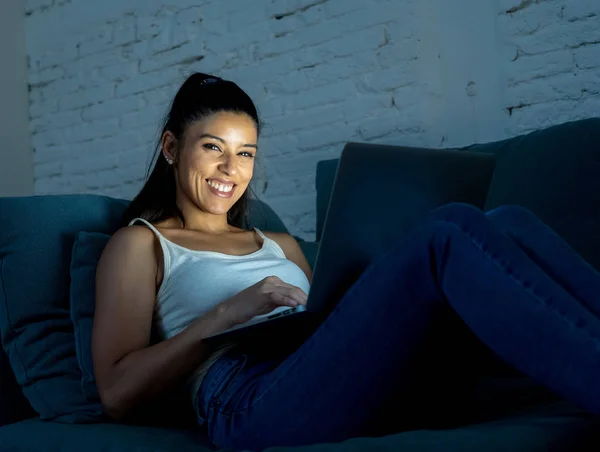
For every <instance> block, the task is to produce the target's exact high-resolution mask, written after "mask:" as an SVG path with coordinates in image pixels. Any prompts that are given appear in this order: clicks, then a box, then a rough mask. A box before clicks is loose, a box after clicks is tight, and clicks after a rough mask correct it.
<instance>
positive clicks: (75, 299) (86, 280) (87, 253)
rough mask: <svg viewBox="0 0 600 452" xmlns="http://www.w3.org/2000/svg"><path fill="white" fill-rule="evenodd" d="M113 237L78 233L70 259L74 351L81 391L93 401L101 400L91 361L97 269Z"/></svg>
mask: <svg viewBox="0 0 600 452" xmlns="http://www.w3.org/2000/svg"><path fill="white" fill-rule="evenodd" d="M109 238H110V235H108V234H102V233H100V232H85V231H82V232H79V233H77V236H76V237H75V243H74V244H73V253H72V257H71V270H70V271H71V295H70V305H71V320H72V322H73V326H74V333H75V351H76V353H77V362H78V363H79V368H80V369H81V391H82V392H83V395H84V397H85V398H86V399H87V400H90V401H96V402H97V401H98V400H99V395H98V388H97V387H96V379H95V377H94V364H93V362H92V353H91V350H92V324H93V321H94V307H95V304H96V303H95V292H96V284H95V282H96V266H97V264H98V260H99V259H100V256H101V255H102V251H103V250H104V247H105V246H106V244H107V243H108V239H109Z"/></svg>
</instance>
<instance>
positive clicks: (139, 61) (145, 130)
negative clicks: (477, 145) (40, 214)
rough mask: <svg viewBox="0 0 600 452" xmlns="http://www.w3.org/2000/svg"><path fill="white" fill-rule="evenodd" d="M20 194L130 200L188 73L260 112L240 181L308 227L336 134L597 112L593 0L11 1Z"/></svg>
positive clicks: (289, 220) (446, 131) (417, 131)
mask: <svg viewBox="0 0 600 452" xmlns="http://www.w3.org/2000/svg"><path fill="white" fill-rule="evenodd" d="M26 14H27V18H26V32H27V40H28V61H29V77H30V79H29V84H30V116H31V129H32V130H31V131H32V134H33V143H34V147H35V190H36V193H38V194H48V193H100V194H106V195H111V196H118V197H125V198H130V197H132V196H133V195H135V193H136V192H137V191H138V190H139V188H140V187H141V185H142V182H143V177H144V174H145V170H146V167H147V164H148V162H149V161H150V158H151V154H152V153H153V151H154V139H155V138H156V134H157V129H158V127H159V122H160V119H161V117H162V115H164V113H165V111H166V108H167V105H168V102H169V100H170V99H171V98H172V96H173V95H174V94H175V92H176V89H177V87H178V86H179V84H180V83H181V82H182V81H183V80H184V79H185V77H186V76H187V75H188V74H190V73H191V72H193V71H202V72H208V73H215V74H217V75H219V76H222V77H225V78H229V79H232V80H234V81H236V82H237V83H238V84H239V85H240V86H242V88H244V89H245V90H246V91H247V92H248V93H249V94H250V95H251V96H252V97H253V99H254V100H255V102H256V103H257V105H258V107H259V111H260V113H261V114H262V116H263V120H264V121H265V122H266V123H267V127H265V129H264V134H263V136H262V137H261V156H260V161H259V162H258V168H257V172H256V174H257V176H256V186H255V192H256V193H257V194H258V195H259V197H260V198H261V199H263V200H265V201H267V202H268V203H269V204H271V205H272V207H273V208H274V209H275V210H276V211H277V212H278V213H279V214H280V215H281V216H282V218H283V220H284V221H285V223H286V224H287V225H288V227H289V228H290V230H291V232H292V233H294V234H297V235H299V236H302V237H304V238H307V239H310V238H312V237H313V236H314V233H315V231H314V223H315V221H314V217H315V193H314V173H315V166H316V163H317V162H318V161H319V160H321V159H326V158H333V157H336V156H338V155H339V153H340V151H341V149H342V147H343V143H344V142H346V141H370V142H379V143H389V144H400V145H420V146H444V147H452V146H460V145H465V144H469V143H472V142H476V141H478V142H483V141H490V140H496V139H503V138H506V137H509V136H513V135H515V134H517V133H522V132H526V131H530V130H533V129H536V128H539V127H544V126H548V125H552V124H556V123H559V122H562V121H566V120H571V119H577V118H583V117H589V116H593V115H598V112H600V31H599V30H600V2H598V0H531V1H530V0H527V1H520V0H493V1H490V2H481V1H480V0H463V1H462V2H460V6H457V4H456V3H455V2H448V1H447V0H403V1H394V0H369V1H348V0H255V1H254V0H253V1H252V2H250V1H246V0H227V1H226V2H225V1H222V0H196V1H192V0H177V1H174V0H173V1H159V0H145V1H144V2H139V1H135V0H103V1H102V2H100V3H98V2H93V1H91V0H78V1H71V0H27V1H26Z"/></svg>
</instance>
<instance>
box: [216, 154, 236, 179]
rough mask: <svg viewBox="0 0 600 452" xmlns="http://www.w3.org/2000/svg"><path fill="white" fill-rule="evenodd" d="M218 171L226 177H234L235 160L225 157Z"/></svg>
mask: <svg viewBox="0 0 600 452" xmlns="http://www.w3.org/2000/svg"><path fill="white" fill-rule="evenodd" d="M219 169H220V170H221V171H222V172H223V173H225V174H227V175H228V176H235V175H236V173H237V168H236V162H235V158H233V157H231V156H228V155H225V156H224V157H223V160H222V161H221V164H220V165H219Z"/></svg>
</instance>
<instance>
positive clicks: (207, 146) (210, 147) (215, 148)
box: [204, 143, 221, 151]
mask: <svg viewBox="0 0 600 452" xmlns="http://www.w3.org/2000/svg"><path fill="white" fill-rule="evenodd" d="M204 148H205V149H208V150H211V151H221V149H219V146H217V145H215V144H212V143H206V144H205V145H204Z"/></svg>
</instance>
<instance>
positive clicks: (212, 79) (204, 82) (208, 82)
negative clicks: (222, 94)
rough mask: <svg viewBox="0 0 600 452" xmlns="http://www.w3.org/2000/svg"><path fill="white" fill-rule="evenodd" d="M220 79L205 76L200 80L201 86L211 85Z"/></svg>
mask: <svg viewBox="0 0 600 452" xmlns="http://www.w3.org/2000/svg"><path fill="white" fill-rule="evenodd" d="M218 81H219V79H218V78H214V77H209V78H205V79H204V80H202V81H201V82H200V86H202V85H209V84H211V83H217V82H218Z"/></svg>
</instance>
